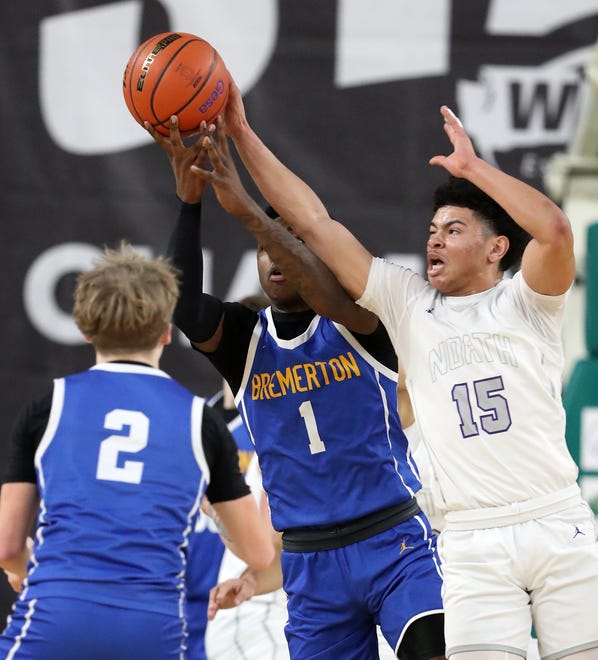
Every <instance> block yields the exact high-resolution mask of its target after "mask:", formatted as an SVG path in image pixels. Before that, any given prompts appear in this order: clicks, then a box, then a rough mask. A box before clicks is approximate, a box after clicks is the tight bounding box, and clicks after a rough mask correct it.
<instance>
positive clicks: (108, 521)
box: [0, 244, 274, 660]
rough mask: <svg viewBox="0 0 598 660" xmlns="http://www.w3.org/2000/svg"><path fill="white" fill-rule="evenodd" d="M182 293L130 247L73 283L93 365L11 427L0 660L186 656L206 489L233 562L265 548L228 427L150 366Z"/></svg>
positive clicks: (2, 514)
mask: <svg viewBox="0 0 598 660" xmlns="http://www.w3.org/2000/svg"><path fill="white" fill-rule="evenodd" d="M177 295H178V284H177V279H176V275H175V272H174V270H173V268H172V267H171V266H170V264H169V263H168V262H167V261H166V260H164V259H162V258H157V259H154V260H150V259H145V258H144V257H142V256H140V255H139V254H137V253H135V252H134V251H133V250H132V248H131V247H130V246H128V245H126V244H123V245H122V246H121V247H120V249H118V250H107V251H106V252H105V254H104V257H103V258H102V259H101V260H100V261H99V262H98V263H97V264H96V266H95V267H94V268H92V269H91V270H90V271H88V272H86V273H84V274H82V275H81V276H80V277H79V279H78V281H77V285H76V289H75V304H74V308H73V314H74V318H75V321H76V322H77V325H78V326H79V328H80V329H81V331H82V333H83V334H84V335H85V336H86V337H87V338H88V339H89V340H90V341H91V343H92V344H93V347H94V349H95V354H96V364H95V365H94V366H93V367H91V368H90V369H88V370H86V371H83V372H81V373H76V374H73V375H70V376H66V377H64V378H57V379H55V381H54V384H53V387H52V388H51V390H50V391H49V392H48V393H47V394H46V395H44V396H43V397H41V398H38V399H36V400H34V401H32V402H31V403H29V404H28V405H27V406H25V407H24V408H23V410H22V412H21V414H20V416H19V417H18V418H17V421H16V424H15V428H14V430H13V434H12V438H11V443H10V448H9V458H8V465H7V467H6V470H5V474H4V482H3V485H2V491H1V497H0V566H1V567H2V568H3V569H4V570H5V572H7V575H8V577H9V580H10V582H11V585H12V586H13V588H15V590H17V591H19V590H21V588H22V590H21V595H20V597H19V598H18V599H17V601H16V603H15V606H14V608H13V613H12V616H11V617H10V619H9V623H8V625H7V627H6V629H5V630H4V632H3V634H2V636H1V637H0V657H2V658H11V659H12V658H17V659H18V658H36V659H40V660H41V659H44V660H45V659H48V658H60V659H61V660H81V659H82V658H85V659H86V660H114V659H115V658H127V660H134V659H138V660H151V659H155V660H164V659H165V658H171V659H172V660H174V659H175V658H177V659H178V658H180V657H181V656H182V653H183V652H184V648H185V634H186V633H185V616H184V596H185V590H184V575H185V565H186V555H187V550H186V546H187V541H188V536H189V533H190V531H191V525H192V521H193V520H194V518H195V515H196V513H197V510H198V507H199V505H200V501H201V499H202V497H203V496H204V494H207V496H208V497H209V498H210V501H211V502H212V505H213V507H214V509H215V510H216V512H217V514H218V516H219V520H220V523H221V524H222V529H223V530H226V534H227V535H228V536H227V537H228V539H229V540H228V542H229V543H230V544H231V547H232V548H233V549H234V550H235V551H236V552H238V553H239V555H240V556H242V557H243V558H244V559H245V560H246V561H247V562H248V563H250V564H252V565H256V566H262V567H264V566H267V565H268V564H269V563H270V561H271V560H272V558H273V556H274V550H273V546H272V539H271V532H270V531H269V530H268V528H267V527H266V526H264V525H263V524H262V521H261V519H260V517H259V513H258V510H257V507H256V504H255V501H254V498H253V497H252V495H251V494H250V492H249V489H248V487H247V485H246V484H245V482H244V480H243V477H242V476H241V474H240V472H239V469H238V458H237V452H236V447H235V443H234V441H233V439H232V437H231V436H230V433H229V432H228V430H227V429H226V426H225V424H224V422H223V421H222V420H221V419H220V418H219V417H218V415H217V414H216V413H214V412H213V411H212V410H211V409H210V408H209V407H207V406H205V405H204V400H203V399H201V398H199V397H196V396H194V395H193V394H192V393H191V392H190V391H188V390H187V389H185V388H183V387H182V386H181V385H179V384H178V383H177V382H175V381H174V380H173V379H172V378H170V377H169V376H168V375H167V374H166V373H165V372H164V371H161V370H160V369H159V360H160V357H161V354H162V351H163V349H164V346H166V345H167V344H168V343H170V337H171V324H170V318H171V315H172V311H173V309H174V306H175V303H176V300H177ZM38 512H39V515H38V520H37V528H36V531H35V541H34V542H33V543H28V541H27V538H28V532H29V531H30V529H31V528H32V525H33V522H34V518H35V516H36V514H37V513H38ZM223 533H224V531H223Z"/></svg>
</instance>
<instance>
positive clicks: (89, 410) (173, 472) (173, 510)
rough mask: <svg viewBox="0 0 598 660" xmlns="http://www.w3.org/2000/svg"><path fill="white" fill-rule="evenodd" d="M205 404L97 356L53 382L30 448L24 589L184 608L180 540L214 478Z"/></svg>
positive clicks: (167, 609)
mask: <svg viewBox="0 0 598 660" xmlns="http://www.w3.org/2000/svg"><path fill="white" fill-rule="evenodd" d="M203 406H204V401H203V399H200V398H198V397H195V396H193V394H192V393H191V392H189V391H188V390H187V389H185V388H183V387H182V386H181V385H179V384H178V383H176V382H175V381H174V380H172V379H171V378H170V377H169V376H168V375H167V374H166V373H164V372H163V371H160V370H159V369H153V368H151V367H146V366H141V365H134V364H125V363H107V364H100V365H96V366H94V367H93V368H91V369H89V370H88V371H85V372H82V373H79V374H75V375H72V376H68V377H66V378H63V379H57V380H55V381H54V393H53V400H52V409H51V412H50V418H49V422H48V426H47V429H46V431H45V434H44V436H43V438H42V440H41V442H40V445H39V447H38V449H37V452H36V456H35V464H36V470H37V477H38V486H39V492H40V500H41V501H40V514H39V528H38V531H37V534H36V539H35V547H34V554H33V557H32V567H31V569H30V573H29V577H28V587H27V589H26V592H25V594H23V596H24V597H26V598H27V599H34V598H37V597H40V596H43V597H48V596H59V597H73V598H78V599H84V600H92V601H95V602H100V603H104V604H108V605H119V606H121V607H127V608H132V609H143V610H148V611H154V612H159V613H164V614H170V615H175V616H177V617H178V616H180V614H181V612H182V598H183V596H184V584H183V576H184V571H185V564H186V559H185V553H186V549H185V547H186V545H187V537H188V535H189V533H190V531H191V528H192V521H193V520H194V519H195V515H196V513H197V510H198V506H199V503H200V500H201V497H202V496H203V493H204V492H205V488H206V485H207V483H208V482H209V477H210V475H209V469H208V466H207V464H206V459H205V455H204V450H203V445H202V436H201V426H202V418H203ZM81 411H85V412H84V414H82V413H81Z"/></svg>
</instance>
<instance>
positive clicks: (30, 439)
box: [2, 390, 52, 484]
mask: <svg viewBox="0 0 598 660" xmlns="http://www.w3.org/2000/svg"><path fill="white" fill-rule="evenodd" d="M51 408H52V390H50V391H49V392H47V393H45V394H44V395H43V396H40V397H38V398H37V399H33V400H32V401H29V402H28V403H27V404H25V405H24V406H23V407H22V408H21V410H20V411H19V414H18V415H17V418H16V419H15V422H14V424H13V427H12V431H11V434H10V439H9V444H8V458H7V461H6V465H5V467H4V471H3V474H2V481H3V483H9V482H21V481H23V482H27V483H32V484H34V483H36V482H37V478H36V474H35V452H36V450H37V447H38V446H39V443H40V441H41V439H42V437H43V435H44V431H45V430H46V427H47V426H48V419H49V418H50V409H51Z"/></svg>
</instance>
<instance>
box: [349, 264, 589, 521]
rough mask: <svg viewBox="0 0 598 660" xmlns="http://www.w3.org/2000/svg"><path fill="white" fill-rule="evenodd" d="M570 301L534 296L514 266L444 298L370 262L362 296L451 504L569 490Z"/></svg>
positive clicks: (485, 503)
mask: <svg viewBox="0 0 598 660" xmlns="http://www.w3.org/2000/svg"><path fill="white" fill-rule="evenodd" d="M566 298H567V295H566V294H564V295H562V296H545V295H540V294H538V293H535V292H534V291H532V290H531V289H530V288H529V287H528V286H527V285H526V283H525V282H524V280H523V277H522V275H521V273H517V274H516V275H515V276H514V277H513V279H511V280H509V279H504V280H502V281H501V282H500V283H499V284H498V285H497V286H495V287H493V288H492V289H489V290H487V291H484V292H481V293H477V294H473V295H470V296H460V297H447V296H442V295H441V294H439V293H438V291H436V289H434V288H433V287H432V286H430V285H429V284H428V283H427V282H426V281H425V280H424V279H423V278H422V277H421V276H420V275H417V274H415V273H413V272H412V271H410V270H409V269H406V268H404V267H401V266H398V265H396V264H392V263H389V262H386V261H384V260H382V259H374V260H373V261H372V267H371V270H370V275H369V280H368V283H367V287H366V290H365V292H364V295H363V296H362V298H361V299H360V300H358V303H359V304H360V305H362V306H363V307H366V308H367V309H369V310H371V311H373V312H375V313H376V314H377V315H378V316H379V317H380V319H381V320H382V322H383V323H384V325H385V326H386V328H387V330H388V332H389V335H390V337H391V339H392V341H393V344H394V347H395V350H396V352H397V354H398V356H399V360H400V362H401V363H402V364H403V366H404V368H405V372H406V375H407V389H408V390H409V394H410V396H411V400H412V404H413V409H414V413H415V418H416V422H417V424H418V426H419V429H420V432H421V435H422V438H423V440H424V442H425V443H426V448H427V450H428V455H429V457H430V460H431V462H432V465H433V468H434V474H435V475H436V478H437V480H438V483H439V486H440V490H441V494H442V497H443V499H444V507H445V508H446V510H447V511H461V510H465V509H476V508H482V507H483V508H485V507H497V506H503V505H505V504H511V503H514V502H522V501H526V500H529V499H532V498H538V497H543V496H546V495H550V494H552V493H555V492H556V491H561V490H563V489H567V488H568V487H570V486H572V485H575V481H576V478H577V467H576V465H575V463H574V461H573V459H572V458H571V455H570V454H569V451H568V449H567V445H566V442H565V413H564V409H563V406H562V403H561V376H562V370H563V366H564V355H563V349H562V342H561V329H562V323H563V316H564V307H565V301H566Z"/></svg>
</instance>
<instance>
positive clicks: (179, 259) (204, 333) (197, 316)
mask: <svg viewBox="0 0 598 660" xmlns="http://www.w3.org/2000/svg"><path fill="white" fill-rule="evenodd" d="M168 256H169V257H170V258H171V259H172V263H173V264H174V266H175V267H176V268H177V269H178V270H179V273H180V280H181V288H180V294H179V299H178V301H177V306H176V308H175V310H174V316H173V321H174V323H175V325H176V326H177V327H178V328H180V330H181V331H182V332H183V333H184V334H185V335H186V336H187V338H188V339H189V340H190V341H192V342H197V343H201V342H203V341H206V340H208V339H209V338H210V337H211V336H212V335H213V334H214V333H215V332H216V329H217V328H218V324H219V323H220V319H221V317H222V312H223V309H222V301H220V300H219V299H218V298H215V297H214V296H210V295H208V294H207V293H204V292H203V255H202V251H201V204H186V203H185V202H181V205H180V209H179V215H178V218H177V223H176V225H175V228H174V231H173V232H172V235H171V237H170V241H169V244H168Z"/></svg>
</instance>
